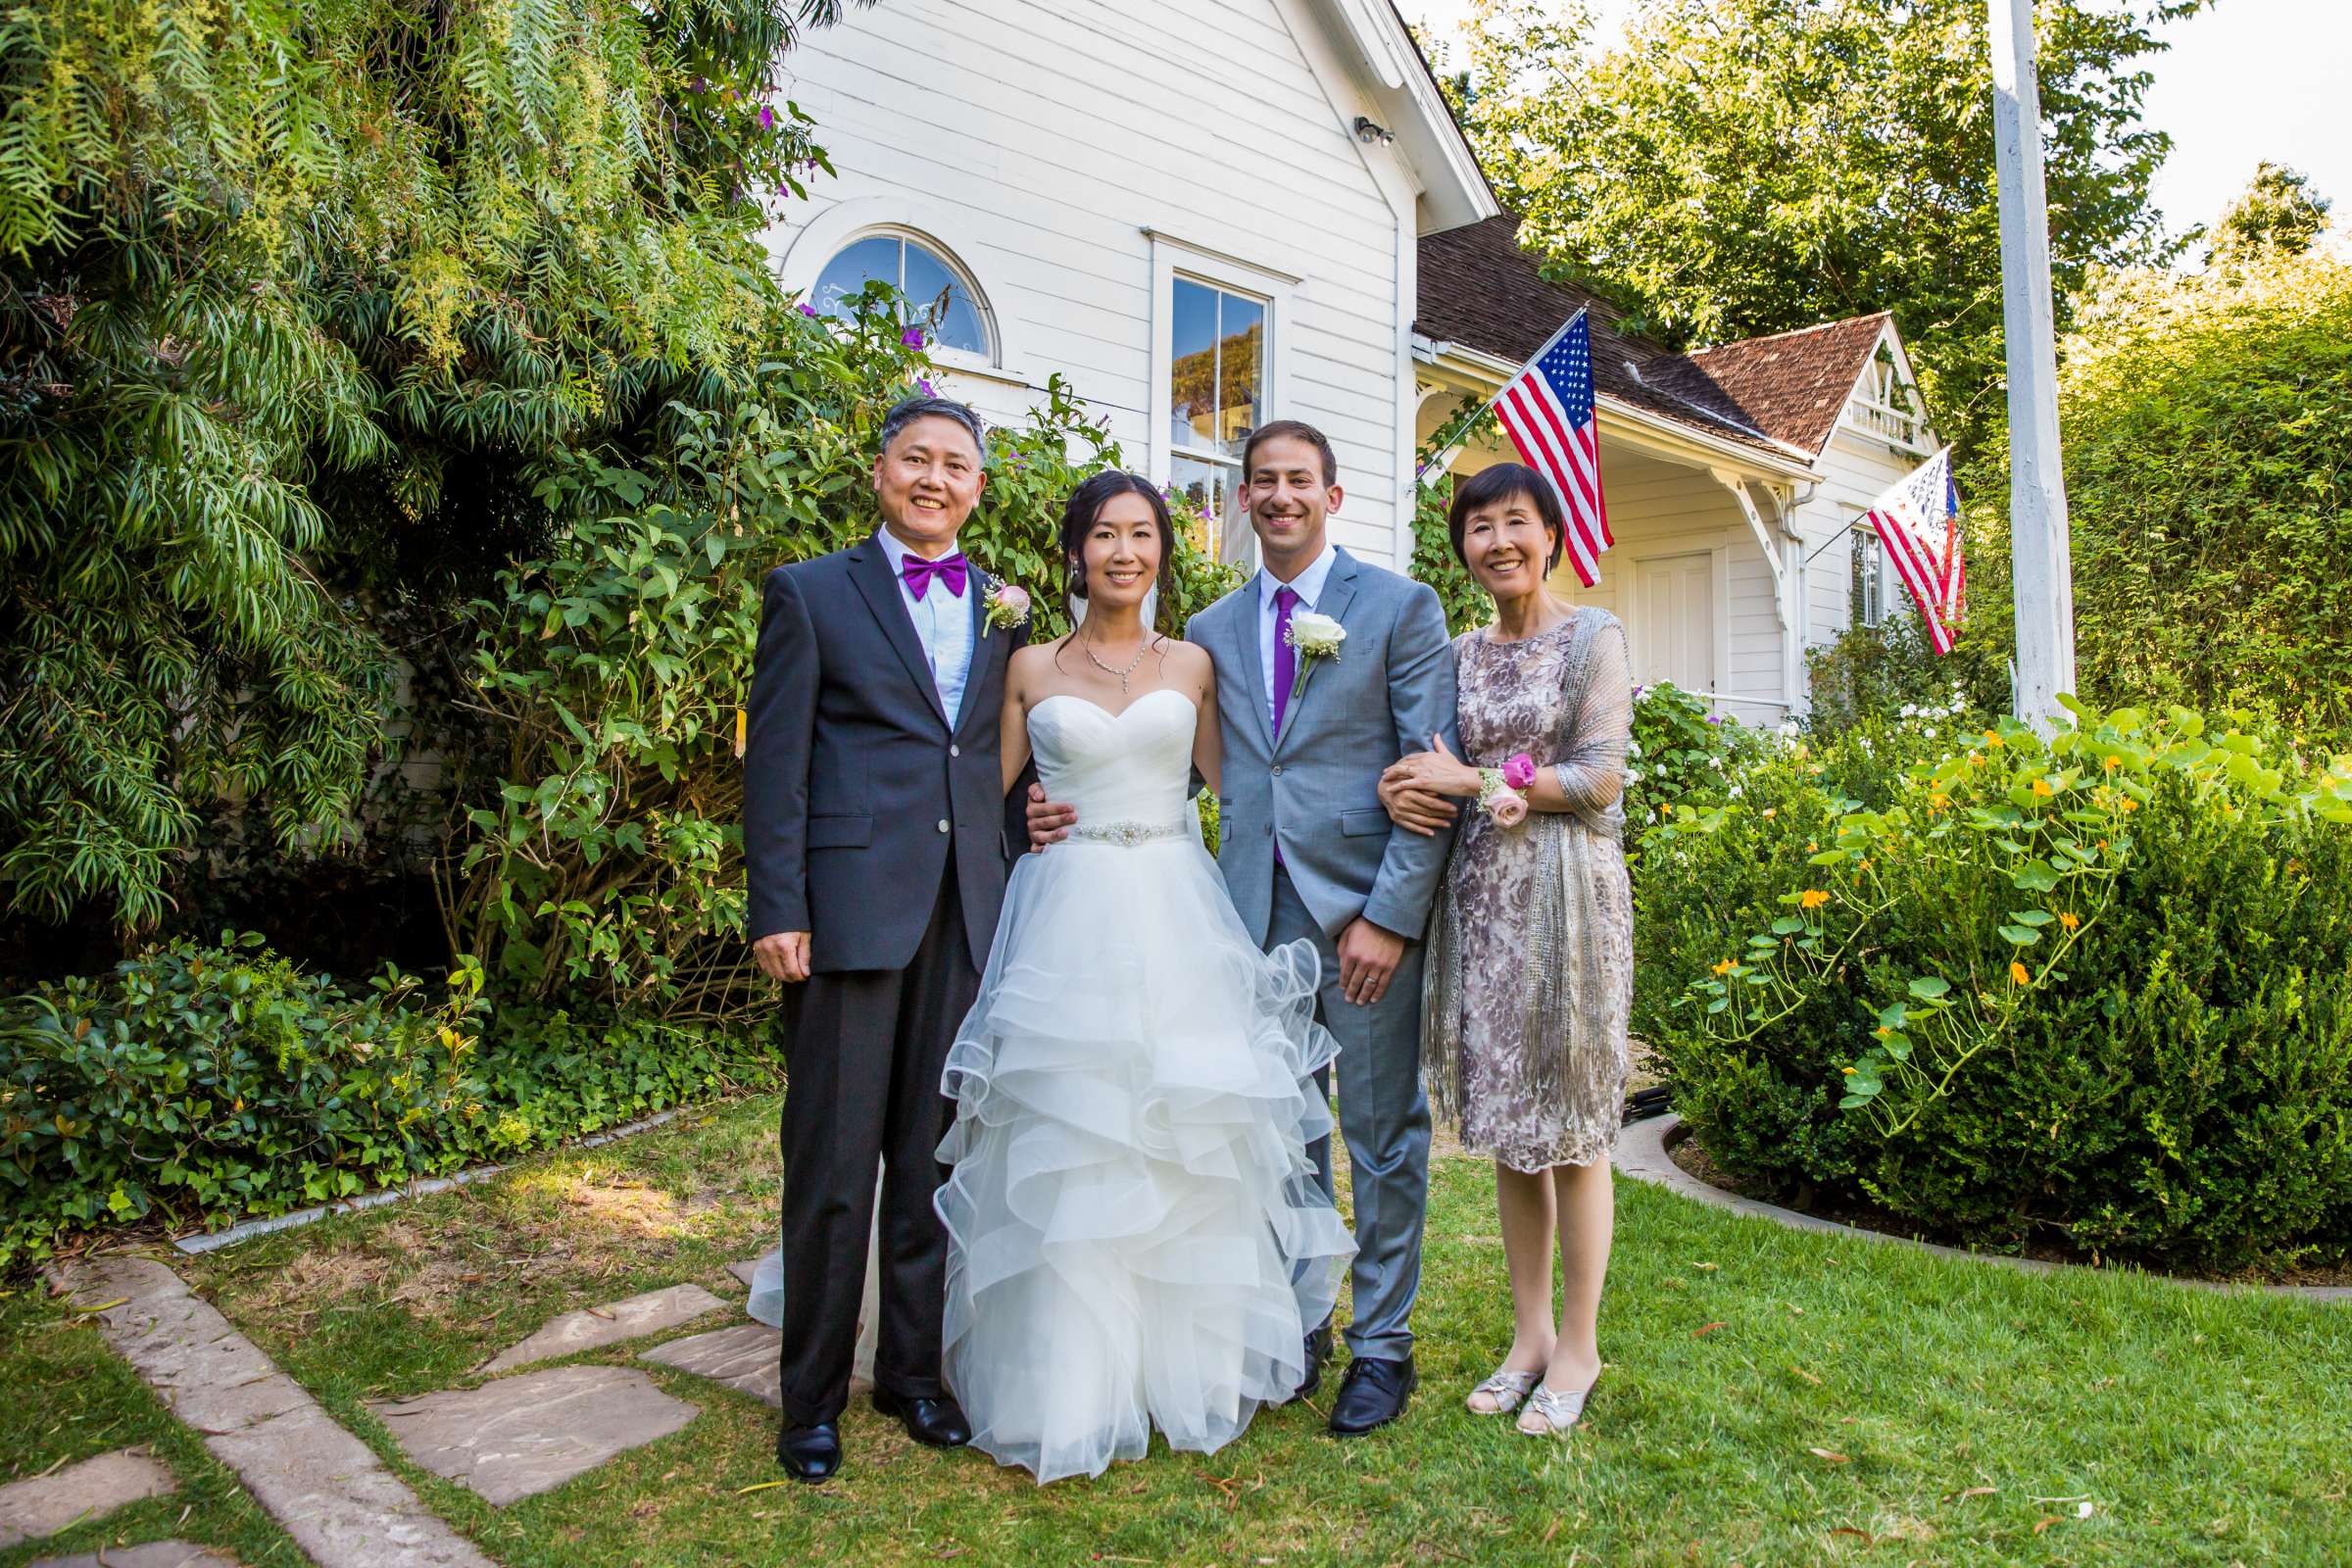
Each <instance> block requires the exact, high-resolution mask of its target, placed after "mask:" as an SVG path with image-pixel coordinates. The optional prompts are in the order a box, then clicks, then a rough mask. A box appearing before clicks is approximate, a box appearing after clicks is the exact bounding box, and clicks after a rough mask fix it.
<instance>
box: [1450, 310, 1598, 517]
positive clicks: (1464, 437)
mask: <svg viewBox="0 0 2352 1568" xmlns="http://www.w3.org/2000/svg"><path fill="white" fill-rule="evenodd" d="M1590 309H1591V307H1590V306H1584V305H1580V306H1578V307H1577V308H1576V315H1574V316H1571V317H1570V318H1568V319H1566V320H1565V321H1562V322H1561V323H1560V329H1559V330H1558V331H1556V332H1554V333H1552V334H1551V336H1549V337H1547V338H1545V339H1544V346H1543V347H1542V348H1540V349H1538V350H1536V352H1535V353H1533V354H1531V355H1529V356H1528V357H1527V364H1526V365H1522V366H1520V367H1519V368H1518V369H1517V370H1516V371H1514V372H1512V377H1513V379H1516V378H1517V377H1518V376H1520V375H1523V374H1525V373H1526V371H1527V366H1528V365H1533V364H1535V363H1536V362H1537V361H1538V360H1541V359H1542V358H1544V355H1546V354H1549V353H1550V352H1551V349H1552V345H1553V344H1555V343H1557V342H1559V340H1560V339H1562V338H1564V337H1566V336H1567V335H1568V329H1569V328H1570V327H1572V326H1574V325H1576V323H1577V322H1578V321H1579V320H1581V319H1583V318H1584V315H1585V313H1586V312H1587V311H1588V310H1590ZM1503 385H1505V386H1508V385H1510V382H1509V381H1505V382H1504V383H1503ZM1595 393H1596V395H1595V401H1597V400H1598V399H1597V388H1596V389H1595ZM1494 412H1495V399H1493V398H1481V399H1480V400H1479V404H1478V407H1476V408H1474V409H1470V410H1467V411H1465V412H1464V413H1463V414H1462V416H1461V417H1459V418H1458V419H1456V420H1455V421H1454V428H1453V433H1452V435H1453V438H1452V439H1451V440H1449V441H1447V442H1446V445H1444V446H1442V447H1440V448H1438V450H1437V453H1436V455H1435V456H1433V457H1432V458H1431V459H1430V460H1429V467H1430V468H1435V469H1437V470H1439V471H1440V472H1441V473H1442V472H1444V471H1445V470H1446V469H1447V468H1450V467H1452V466H1453V460H1454V458H1455V457H1457V456H1458V455H1459V454H1460V452H1461V449H1462V447H1463V446H1464V445H1465V444H1466V443H1467V442H1468V441H1469V439H1470V432H1471V430H1472V429H1474V428H1475V427H1476V426H1477V424H1478V421H1479V420H1481V419H1483V418H1485V417H1487V416H1488V415H1490V414H1492V413H1494ZM1427 471H1428V469H1427V468H1424V469H1419V470H1416V471H1415V473H1414V475H1413V477H1414V478H1415V479H1416V480H1417V479H1419V478H1420V477H1421V475H1422V474H1423V473H1426V472H1427Z"/></svg>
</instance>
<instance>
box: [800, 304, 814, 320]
mask: <svg viewBox="0 0 2352 1568" xmlns="http://www.w3.org/2000/svg"><path fill="white" fill-rule="evenodd" d="M801 314H802V315H803V316H814V315H815V314H816V307H815V306H813V305H811V304H809V302H808V301H807V300H803V301H801Z"/></svg>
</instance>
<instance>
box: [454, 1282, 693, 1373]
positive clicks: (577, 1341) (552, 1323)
mask: <svg viewBox="0 0 2352 1568" xmlns="http://www.w3.org/2000/svg"><path fill="white" fill-rule="evenodd" d="M725 1304H726V1303H725V1302H723V1301H721V1300H720V1299H718V1298H717V1297H715V1296H712V1295H711V1293H710V1292H709V1291H706V1290H704V1289H703V1288H702V1287H701V1286H700V1285H672V1286H670V1287H669V1288H668V1289H667V1290H662V1291H648V1292H646V1293H645V1294H644V1295H643V1296H632V1297H630V1298H629V1299H626V1300H622V1301H611V1302H608V1303H606V1304H605V1305H603V1306H587V1307H582V1308H580V1309H579V1310H578V1311H576V1312H565V1313H564V1314H563V1315H562V1316H561V1317H555V1318H550V1319H549V1320H548V1321H547V1323H546V1324H545V1325H544V1326H543V1327H542V1328H540V1330H539V1331H538V1332H537V1333H535V1334H533V1335H532V1336H531V1337H530V1338H528V1339H526V1340H523V1341H521V1342H520V1343H518V1344H516V1345H514V1346H511V1347H509V1348H506V1349H504V1350H501V1351H500V1352H499V1353H498V1354H496V1355H494V1356H492V1357H491V1358H490V1359H489V1360H487V1361H485V1362H483V1363H482V1365H481V1366H480V1367H479V1368H478V1369H477V1370H479V1371H483V1372H506V1371H510V1370H512V1369H513V1368H515V1367H518V1366H527V1365H529V1364H530V1363H531V1362H533V1361H547V1360H553V1359H554V1358H555V1357H557V1356H559V1355H572V1354H575V1353H577V1352H578V1351H581V1350H593V1349H596V1348H599V1347H601V1346H607V1345H616V1344H618V1343H619V1342H620V1341H622V1340H634V1339H638V1338H641V1337H642V1336H644V1335H648V1334H660V1333H662V1331H663V1330H665V1329H674V1328H679V1327H682V1326H684V1325H685V1324H688V1323H691V1322H693V1321H694V1320H695V1319H696V1318H698V1317H701V1316H702V1315H703V1314H704V1313H705V1312H709V1311H712V1310H714V1309H716V1308H718V1307H720V1306H723V1305H725Z"/></svg>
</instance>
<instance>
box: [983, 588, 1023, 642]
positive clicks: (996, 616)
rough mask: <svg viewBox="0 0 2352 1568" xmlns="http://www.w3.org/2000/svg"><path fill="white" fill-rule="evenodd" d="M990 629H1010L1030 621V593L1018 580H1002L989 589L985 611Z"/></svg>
mask: <svg viewBox="0 0 2352 1568" xmlns="http://www.w3.org/2000/svg"><path fill="white" fill-rule="evenodd" d="M985 613H986V615H987V619H988V629H989V630H990V631H1010V630H1012V629H1013V628H1014V627H1015V626H1025V625H1027V624H1028V622H1029V593H1028V590H1026V589H1024V588H1023V587H1022V586H1021V585H1020V584H1019V583H1017V582H1001V583H999V584H997V585H996V586H995V587H994V588H991V589H990V590H989V591H988V606H987V610H986V612H985Z"/></svg>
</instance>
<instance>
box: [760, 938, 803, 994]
mask: <svg viewBox="0 0 2352 1568" xmlns="http://www.w3.org/2000/svg"><path fill="white" fill-rule="evenodd" d="M752 956H753V957H754V958H756V959H758V960H759V963H760V973H761V974H764V975H766V976H767V977H768V978H769V979H770V980H781V981H783V982H784V983H785V984H786V985H798V984H800V983H801V982H802V981H803V980H806V979H808V978H809V933H808V932H806V931H771V932H769V933H768V934H767V935H766V936H763V937H761V938H760V940H759V941H757V942H755V943H753V944H752Z"/></svg>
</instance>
